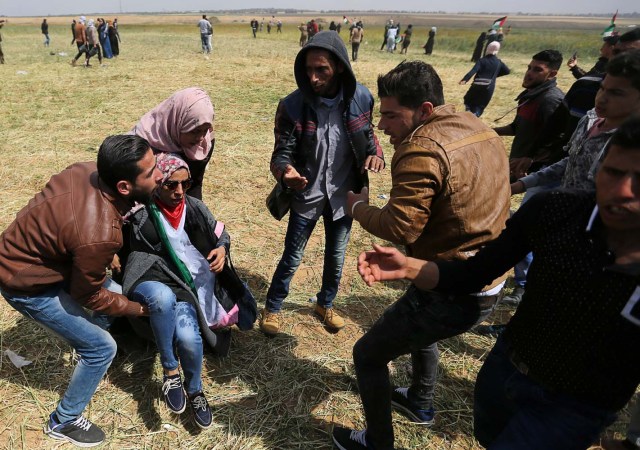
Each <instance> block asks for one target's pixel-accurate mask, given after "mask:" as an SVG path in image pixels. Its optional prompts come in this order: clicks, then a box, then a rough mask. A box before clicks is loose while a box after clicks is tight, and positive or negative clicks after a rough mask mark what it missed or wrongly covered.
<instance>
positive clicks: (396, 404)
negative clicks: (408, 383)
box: [391, 387, 436, 427]
mask: <svg viewBox="0 0 640 450" xmlns="http://www.w3.org/2000/svg"><path fill="white" fill-rule="evenodd" d="M408 393H409V388H405V387H394V388H393V391H392V392H391V406H392V407H393V408H395V409H396V410H397V411H398V412H400V413H402V414H403V415H405V416H406V417H407V418H408V419H409V420H410V421H411V423H415V424H417V425H426V426H428V427H430V426H431V425H433V422H434V417H435V415H436V411H435V409H433V408H429V409H419V408H417V407H416V406H414V405H413V403H411V400H409V394H408Z"/></svg>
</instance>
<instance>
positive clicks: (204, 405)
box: [189, 392, 213, 429]
mask: <svg viewBox="0 0 640 450" xmlns="http://www.w3.org/2000/svg"><path fill="white" fill-rule="evenodd" d="M189 401H190V402H191V409H192V410H193V418H194V419H195V421H196V424H198V426H199V427H200V428H202V429H206V428H209V427H210V426H211V423H212V422H213V417H212V416H211V408H209V402H207V398H206V397H205V396H204V394H203V393H202V392H198V393H197V394H195V395H193V396H190V397H189Z"/></svg>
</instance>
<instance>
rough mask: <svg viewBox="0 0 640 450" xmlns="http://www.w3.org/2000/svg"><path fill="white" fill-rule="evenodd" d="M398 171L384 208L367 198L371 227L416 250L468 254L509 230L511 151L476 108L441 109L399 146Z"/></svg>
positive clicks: (360, 210) (364, 210) (423, 254)
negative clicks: (370, 203)
mask: <svg viewBox="0 0 640 450" xmlns="http://www.w3.org/2000/svg"><path fill="white" fill-rule="evenodd" d="M391 177H392V188H391V194H390V198H389V202H388V203H387V204H386V205H385V206H384V207H383V208H376V207H374V206H368V205H365V204H363V203H360V204H358V205H357V206H356V208H355V215H354V218H355V219H356V220H357V221H358V222H360V224H361V225H362V227H363V228H364V229H365V230H367V231H368V232H370V233H372V234H374V235H376V236H378V237H380V238H382V239H386V240H388V241H391V242H393V243H395V244H404V245H405V246H406V247H407V254H408V255H410V256H413V257H416V258H420V259H426V260H431V261H433V260H439V259H442V260H455V259H467V258H469V257H470V256H472V255H473V254H474V253H475V252H476V251H478V250H479V249H480V248H481V247H482V246H483V245H484V244H486V243H487V242H488V241H490V240H492V239H494V238H496V237H497V236H498V234H500V232H501V231H502V229H503V228H504V225H505V221H506V220H507V217H508V215H509V203H510V195H511V192H510V187H509V186H510V185H509V164H508V160H507V153H506V150H505V148H504V145H503V144H502V139H501V138H500V137H499V136H498V135H497V134H496V133H495V132H494V131H493V130H492V129H491V128H489V127H487V126H486V125H485V124H484V123H483V122H482V121H480V120H479V119H477V118H476V117H475V116H474V115H473V114H471V113H466V112H464V113H457V112H455V109H454V107H453V106H451V105H444V106H439V107H437V108H435V109H434V111H433V114H431V116H429V118H428V119H427V121H426V122H425V123H424V124H422V125H421V126H419V127H418V128H417V129H416V130H414V131H413V133H412V134H410V135H409V136H407V138H405V140H404V141H403V142H402V143H401V144H400V145H399V146H398V147H397V149H396V152H395V154H394V155H393V159H392V161H391ZM502 279H504V277H502ZM495 284H497V283H496V282H494V283H493V284H492V285H495Z"/></svg>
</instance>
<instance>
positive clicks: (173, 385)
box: [162, 377, 182, 395]
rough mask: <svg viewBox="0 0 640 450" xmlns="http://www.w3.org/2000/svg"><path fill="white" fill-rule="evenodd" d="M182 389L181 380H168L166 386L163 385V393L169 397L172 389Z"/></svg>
mask: <svg viewBox="0 0 640 450" xmlns="http://www.w3.org/2000/svg"><path fill="white" fill-rule="evenodd" d="M180 387H182V382H181V381H180V378H177V377H176V378H167V379H166V381H165V382H164V384H163V385H162V393H163V394H164V395H167V394H168V393H169V391H170V390H171V389H178V388H180Z"/></svg>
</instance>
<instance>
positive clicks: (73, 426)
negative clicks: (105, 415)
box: [44, 412, 105, 447]
mask: <svg viewBox="0 0 640 450" xmlns="http://www.w3.org/2000/svg"><path fill="white" fill-rule="evenodd" d="M44 433H45V434H46V435H47V436H49V437H52V438H53V439H58V440H61V441H69V442H71V443H72V444H74V445H77V446H78V447H93V446H96V445H99V444H102V443H103V442H104V438H105V436H104V431H102V430H101V429H100V427H98V426H97V425H95V424H93V423H91V422H90V421H89V420H88V419H86V418H85V417H84V416H78V417H77V418H75V419H72V420H69V421H67V422H63V423H59V422H58V417H57V416H56V413H55V412H52V413H51V415H50V416H49V423H47V425H46V426H45V428H44Z"/></svg>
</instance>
